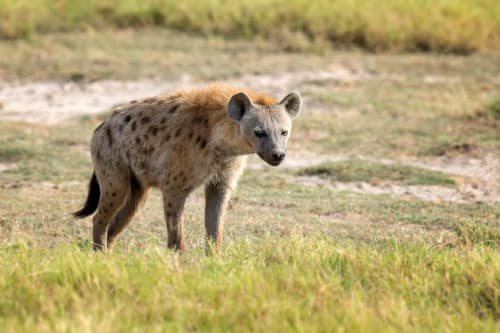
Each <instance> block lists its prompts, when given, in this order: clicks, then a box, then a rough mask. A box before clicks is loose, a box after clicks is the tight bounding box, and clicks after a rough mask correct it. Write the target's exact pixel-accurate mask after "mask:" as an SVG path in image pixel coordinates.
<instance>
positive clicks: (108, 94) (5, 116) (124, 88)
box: [0, 67, 365, 124]
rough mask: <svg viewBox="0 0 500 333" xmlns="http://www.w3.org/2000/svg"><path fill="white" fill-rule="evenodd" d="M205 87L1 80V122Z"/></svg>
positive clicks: (332, 72) (286, 84)
mask: <svg viewBox="0 0 500 333" xmlns="http://www.w3.org/2000/svg"><path fill="white" fill-rule="evenodd" d="M363 77H365V75H364V74H363V73H360V72H357V71H353V70H350V69H346V68H343V67H334V68H330V69H329V70H328V71H298V72H285V73H278V74H274V75H248V76H242V77H240V78H237V79H235V80H231V81H229V83H232V84H236V85H241V86H251V87H254V88H255V89H257V90H265V91H270V92H272V93H274V94H276V95H277V96H278V97H279V96H281V95H284V94H285V93H287V92H288V91H290V90H293V89H297V88H298V87H299V86H300V85H301V83H302V82H305V81H310V80H316V81H322V80H338V81H353V80H359V79H361V78H363ZM200 84H203V82H195V81H193V80H192V78H191V77H189V76H185V77H183V78H181V79H180V80H177V81H155V80H142V81H113V80H107V81H96V82H73V81H69V82H68V81H66V82H54V81H52V82H33V83H20V82H5V81H0V105H1V107H0V120H21V121H27V122H36V123H48V124H55V123H59V122H62V121H65V120H68V119H71V118H75V117H79V116H82V115H88V114H96V113H101V112H104V111H106V110H109V109H110V108H111V107H112V106H114V105H117V104H120V103H123V102H127V101H130V100H133V99H138V98H143V97H147V96H153V95H157V94H160V93H164V92H168V91H173V90H176V89H179V88H186V87H191V86H195V85H200Z"/></svg>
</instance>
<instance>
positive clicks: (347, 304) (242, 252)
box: [0, 236, 500, 332]
mask: <svg viewBox="0 0 500 333" xmlns="http://www.w3.org/2000/svg"><path fill="white" fill-rule="evenodd" d="M0 261H1V262H2V266H3V267H2V271H1V273H0V329H2V328H3V329H2V331H9V330H10V331H16V332H19V331H31V330H33V329H36V331H39V332H40V331H50V332H53V331H106V332H112V331H148V332H151V331H171V330H174V331H210V332H222V331H224V332H227V331H233V332H246V331H251V332H256V331H261V332H279V331H281V332H283V331H287V332H288V331H302V332H325V331H347V332H353V331H361V332H380V331H384V332H391V331H394V332H396V331H399V332H403V331H404V332H409V331H425V332H431V331H436V332H442V331H464V332H473V331H491V332H493V331H495V329H498V328H499V322H498V320H499V319H500V289H499V287H500V281H499V276H500V256H499V253H498V252H497V251H495V250H493V249H491V248H489V247H472V248H431V247H429V246H426V245H423V244H411V243H410V244H409V243H406V244H405V243H398V242H384V243H380V244H372V245H354V244H343V245H340V244H338V243H335V242H333V241H331V240H326V239H321V238H301V237H295V236H292V237H288V238H283V239H276V238H268V239H264V241H263V242H261V243H258V244H255V243H254V244H252V243H250V242H248V241H244V240H241V241H239V242H236V243H234V244H233V245H231V246H230V247H229V248H228V249H227V250H226V252H225V254H224V255H222V256H220V257H216V258H206V257H204V256H203V255H202V254H200V253H189V254H186V255H183V256H177V255H174V254H171V253H167V252H165V251H164V250H158V249H155V248H150V249H147V250H144V251H142V252H141V251H138V250H133V252H127V251H124V252H120V251H118V252H115V253H113V254H110V255H102V254H99V253H97V254H96V253H92V251H87V250H80V249H79V248H77V247H70V246H68V247H60V248H56V249H35V248H26V247H23V246H18V247H7V248H2V249H0Z"/></svg>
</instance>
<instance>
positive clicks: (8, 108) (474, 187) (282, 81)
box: [0, 67, 500, 202]
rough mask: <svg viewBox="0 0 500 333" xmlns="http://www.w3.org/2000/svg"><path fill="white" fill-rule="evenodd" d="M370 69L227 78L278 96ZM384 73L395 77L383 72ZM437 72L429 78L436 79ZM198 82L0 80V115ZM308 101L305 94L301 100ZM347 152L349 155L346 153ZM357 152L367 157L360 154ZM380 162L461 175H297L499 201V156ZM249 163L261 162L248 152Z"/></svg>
mask: <svg viewBox="0 0 500 333" xmlns="http://www.w3.org/2000/svg"><path fill="white" fill-rule="evenodd" d="M370 78H371V77H370V75H369V74H367V73H363V72H360V71H353V70H352V69H346V68H343V67H332V68H329V69H328V70H327V71H300V72H287V73H283V74H281V75H273V76H265V75H259V76H256V75H252V76H243V77H240V78H237V79H235V80H232V81H231V83H234V84H238V85H250V86H252V87H255V88H256V89H262V90H265V91H270V92H272V93H274V94H275V95H277V96H281V95H284V94H285V93H286V92H288V91H290V90H293V89H296V88H297V87H299V86H300V84H301V83H302V82H304V81H309V80H315V81H318V80H319V81H321V80H338V81H340V82H352V81H356V80H361V79H370ZM384 79H395V80H396V79H398V78H397V77H395V78H384ZM437 79H438V78H432V80H437ZM199 84H202V83H201V82H195V81H193V80H192V78H190V77H189V76H185V77H183V78H181V79H180V80H178V81H175V82H174V81H154V80H141V81H111V80H109V81H99V82H92V83H76V82H31V83H21V82H2V81H0V121H2V120H22V121H28V122H36V123H47V124H57V123H60V122H64V121H67V120H70V119H72V118H76V117H79V116H82V115H88V114H97V113H101V112H103V111H106V110H108V109H109V108H111V107H112V106H114V105H116V104H120V103H123V102H126V101H129V100H133V99H137V98H143V97H146V96H152V95H156V94H159V93H162V92H167V91H172V90H175V89H179V88H183V87H190V86H195V85H199ZM306 103H307V100H306ZM290 155H292V156H291V157H290V158H288V159H287V161H286V162H285V163H284V165H283V167H286V168H298V167H305V166H311V165H316V164H318V163H321V162H324V161H338V160H343V159H347V158H348V157H346V156H333V155H329V156H326V155H310V154H307V153H301V152H295V153H294V152H292V154H290ZM350 158H352V156H350ZM358 158H367V157H363V156H360V157H358ZM377 162H382V163H402V164H405V165H411V166H418V167H421V168H426V169H430V170H438V171H441V172H445V173H448V174H451V175H454V176H460V177H461V179H462V181H461V182H460V183H459V186H458V188H447V187H442V186H403V185H396V184H391V183H381V184H369V183H364V182H355V183H340V182H327V181H325V180H322V179H319V178H316V177H299V178H297V181H298V182H300V183H303V184H308V185H311V186H326V187H328V188H330V189H332V190H334V191H338V190H349V191H355V192H364V193H390V194H394V195H406V196H414V197H418V198H421V199H424V200H431V201H456V202H471V201H486V202H500V186H499V185H498V184H500V167H499V166H500V162H499V160H498V157H496V156H492V155H485V156H483V157H481V158H473V157H470V156H458V157H433V158H427V159H418V160H417V159H408V158H406V159H403V160H397V161H394V160H377ZM249 167H250V168H254V169H258V168H265V167H266V166H265V165H264V164H263V163H262V162H261V161H258V159H257V158H255V157H254V158H251V159H250V163H249ZM12 168H15V165H12V164H0V172H2V171H5V170H8V169H12Z"/></svg>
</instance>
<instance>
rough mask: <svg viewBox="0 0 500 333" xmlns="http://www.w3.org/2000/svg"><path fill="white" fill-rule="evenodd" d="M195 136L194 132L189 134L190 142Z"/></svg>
mask: <svg viewBox="0 0 500 333" xmlns="http://www.w3.org/2000/svg"><path fill="white" fill-rule="evenodd" d="M193 135H194V133H193V132H189V135H188V137H189V140H191V139H192V138H193Z"/></svg>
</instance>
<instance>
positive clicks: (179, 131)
mask: <svg viewBox="0 0 500 333" xmlns="http://www.w3.org/2000/svg"><path fill="white" fill-rule="evenodd" d="M181 133H182V128H180V127H179V128H178V129H177V130H176V131H175V134H174V135H175V137H176V138H177V137H178V136H179V135H181Z"/></svg>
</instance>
